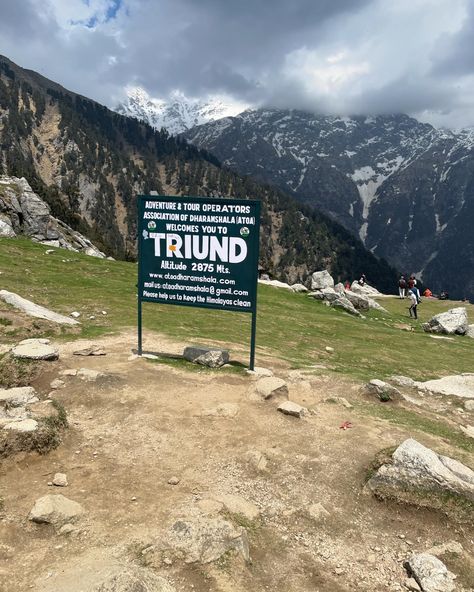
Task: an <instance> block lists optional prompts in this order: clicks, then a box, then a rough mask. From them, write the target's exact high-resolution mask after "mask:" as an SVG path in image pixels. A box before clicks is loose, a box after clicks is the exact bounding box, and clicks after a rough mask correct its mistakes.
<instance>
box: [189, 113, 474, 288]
mask: <svg viewBox="0 0 474 592" xmlns="http://www.w3.org/2000/svg"><path fill="white" fill-rule="evenodd" d="M186 137H187V138H188V139H189V140H190V141H191V142H193V143H194V144H196V145H197V146H199V147H202V148H205V149H206V150H209V151H210V152H212V153H214V154H215V155H216V156H217V157H218V158H219V159H220V160H221V161H222V162H224V163H225V164H227V165H228V166H230V167H232V168H234V169H235V170H237V171H239V172H240V173H242V174H246V175H253V176H256V177H258V178H260V179H262V180H264V181H267V182H270V183H273V184H275V185H278V186H280V187H281V188H283V189H285V190H286V191H289V192H291V193H293V194H294V195H295V196H296V197H297V198H298V199H300V200H301V201H304V202H305V203H308V204H310V205H312V206H314V207H316V208H319V209H322V210H323V211H324V212H326V213H328V214H330V215H331V216H332V217H333V218H335V219H337V220H338V221H339V222H341V223H342V224H344V225H345V226H346V227H347V228H348V229H350V230H351V231H352V232H353V233H354V234H357V235H358V236H359V237H360V238H361V239H362V241H363V242H364V244H365V245H366V246H367V247H368V248H369V249H370V250H371V251H372V252H373V253H375V254H376V255H378V256H379V257H384V258H386V259H387V260H388V261H389V262H390V263H392V264H394V265H396V266H397V267H398V268H399V269H401V270H404V271H407V272H416V273H418V275H419V276H420V277H422V278H423V279H424V280H425V281H426V282H427V283H429V284H430V287H431V288H432V289H435V290H442V289H447V290H451V292H452V293H453V295H457V296H461V297H462V296H464V295H468V294H469V295H471V297H474V233H473V232H472V223H473V221H474V130H472V129H466V130H459V131H456V132H454V131H449V130H438V129H435V128H434V127H432V126H431V125H429V124H426V123H420V122H419V121H417V120H415V119H413V118H411V117H408V116H407V115H379V116H375V117H365V116H357V117H335V116H316V115H314V114H310V113H304V112H300V111H290V110H281V109H268V108H267V109H258V110H253V111H245V112H244V113H241V114H240V115H238V116H237V117H228V118H225V119H221V120H219V121H215V122H210V123H207V124H205V125H202V126H200V127H197V128H194V129H192V130H190V131H188V132H187V133H186ZM461 253H462V258H461V257H460V254H461Z"/></svg>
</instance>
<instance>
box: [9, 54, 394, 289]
mask: <svg viewBox="0 0 474 592" xmlns="http://www.w3.org/2000/svg"><path fill="white" fill-rule="evenodd" d="M0 122H1V128H0V172H2V171H3V172H5V173H8V174H10V175H14V176H17V177H25V178H26V179H27V180H28V181H29V183H30V184H31V186H32V188H33V190H34V191H35V192H36V193H37V194H38V195H39V196H40V197H42V198H43V199H44V200H45V201H46V202H47V203H48V204H49V206H50V208H51V210H52V213H53V215H54V216H55V217H57V218H60V219H61V220H63V221H64V222H65V223H67V224H69V225H70V226H71V227H72V228H73V229H75V230H79V231H80V232H81V233H82V234H84V235H86V236H87V237H88V238H89V239H91V240H92V241H93V242H94V244H96V245H97V246H98V248H99V249H101V250H102V251H104V252H105V253H106V254H108V255H113V256H115V257H118V258H132V259H133V258H135V255H136V215H137V213H136V201H135V196H136V195H137V194H141V193H145V194H146V193H149V192H150V191H152V190H156V191H157V192H158V193H159V194H162V195H167V194H168V195H196V196H211V197H222V196H228V197H239V198H243V199H248V198H255V199H260V200H261V202H262V232H261V249H260V251H261V260H260V263H261V266H262V268H263V269H265V270H266V271H268V272H270V273H271V274H272V275H273V276H274V277H276V278H279V279H284V280H290V281H292V282H294V281H301V280H302V279H304V278H305V277H306V276H307V275H308V274H309V273H311V272H313V271H314V270H315V269H323V268H329V269H330V270H331V271H332V273H333V275H335V276H336V277H337V278H338V279H347V278H351V277H357V276H358V275H359V274H360V273H362V272H365V273H366V274H367V276H368V277H369V279H370V278H373V281H374V283H375V285H377V287H379V288H380V289H381V290H389V289H393V285H394V282H395V279H396V275H395V271H394V269H393V268H391V267H390V266H389V265H388V264H387V263H386V262H385V261H383V260H378V259H377V258H376V257H374V256H373V255H371V254H370V253H368V252H367V251H366V250H365V249H364V247H363V245H362V243H360V241H358V240H357V239H355V238H354V237H352V236H351V235H350V234H349V233H348V231H347V230H345V229H343V228H342V227H341V226H339V225H338V224H337V223H336V222H334V221H332V220H330V219H328V218H327V217H325V216H324V215H322V214H320V213H317V212H314V211H310V210H309V209H307V208H305V207H304V206H298V204H297V203H296V202H295V201H294V200H293V199H292V198H290V197H288V196H287V195H285V194H283V193H282V192H280V191H278V190H277V189H275V188H273V187H271V186H269V185H259V184H257V183H256V182H255V181H253V180H251V179H249V178H247V177H241V176H239V175H237V174H236V173H235V172H232V171H231V170H230V169H228V168H223V167H222V166H221V165H220V163H219V161H218V159H217V158H216V157H214V156H212V155H211V154H210V153H208V152H206V151H203V150H200V149H198V148H196V147H194V146H192V145H190V144H188V143H187V142H186V141H185V140H183V139H180V138H175V137H172V136H170V135H169V134H168V133H167V132H166V131H164V130H163V131H157V130H154V129H153V128H151V127H150V126H149V125H147V124H145V123H142V122H140V121H138V120H137V119H134V118H130V117H125V116H123V115H119V114H117V113H115V112H113V111H110V110H109V109H107V108H106V107H104V106H102V105H99V104H98V103H95V102H94V101H92V100H90V99H87V98H84V97H81V96H80V95H75V94H74V93H72V92H70V91H65V92H63V91H62V89H61V87H58V85H56V84H55V83H51V84H50V83H49V82H48V80H47V79H45V78H44V77H41V76H38V77H32V76H31V75H27V76H26V77H25V76H24V73H23V70H22V69H21V68H20V67H19V66H16V65H14V64H13V63H12V62H10V61H2V60H1V59H0Z"/></svg>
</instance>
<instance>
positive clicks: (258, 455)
mask: <svg viewBox="0 0 474 592" xmlns="http://www.w3.org/2000/svg"><path fill="white" fill-rule="evenodd" d="M245 457H246V460H247V462H248V464H249V465H250V466H251V467H252V468H253V469H254V470H256V471H258V472H262V473H264V472H266V471H267V470H268V459H267V457H266V456H265V454H263V452H261V451H260V450H249V451H248V452H247V454H246V455H245Z"/></svg>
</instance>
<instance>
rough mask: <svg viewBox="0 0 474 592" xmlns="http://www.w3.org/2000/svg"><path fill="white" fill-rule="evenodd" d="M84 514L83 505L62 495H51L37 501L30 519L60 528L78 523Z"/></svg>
mask: <svg viewBox="0 0 474 592" xmlns="http://www.w3.org/2000/svg"><path fill="white" fill-rule="evenodd" d="M83 514H84V508H83V507H82V506H81V504H79V503H77V502H75V501H73V500H70V499H68V498H67V497H64V496H63V495H61V494H49V495H44V496H43V497H40V498H39V499H37V500H36V502H35V505H34V506H33V508H32V510H31V512H30V514H29V516H28V519H29V520H31V521H32V522H36V523H38V524H53V525H54V526H56V527H59V526H63V524H66V523H68V522H76V521H77V520H78V519H79V518H80V517H81V516H82V515H83Z"/></svg>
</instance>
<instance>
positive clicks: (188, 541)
mask: <svg viewBox="0 0 474 592" xmlns="http://www.w3.org/2000/svg"><path fill="white" fill-rule="evenodd" d="M161 544H162V546H163V548H164V550H169V551H170V552H172V553H173V554H176V555H178V556H179V557H182V558H183V560H184V562H185V563H211V562H212V561H216V560H217V559H219V558H220V557H222V556H223V555H224V554H226V553H228V552H229V551H236V552H238V553H240V554H241V555H242V557H243V558H244V559H245V560H246V561H248V560H249V542H248V536H247V531H246V530H245V529H244V528H242V527H240V526H234V525H233V524H231V523H230V522H229V521H227V520H224V519H223V518H221V517H215V518H214V517H206V516H200V517H198V518H190V519H183V520H178V521H177V522H175V523H174V524H173V526H172V527H171V528H169V529H168V531H167V532H166V533H165V534H164V536H163V538H162V540H161Z"/></svg>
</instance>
